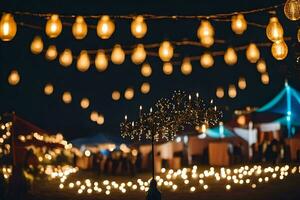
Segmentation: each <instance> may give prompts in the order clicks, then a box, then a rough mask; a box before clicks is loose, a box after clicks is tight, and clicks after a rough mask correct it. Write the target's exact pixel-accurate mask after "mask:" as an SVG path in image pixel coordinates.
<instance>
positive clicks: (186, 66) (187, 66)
mask: <svg viewBox="0 0 300 200" xmlns="http://www.w3.org/2000/svg"><path fill="white" fill-rule="evenodd" d="M192 71H193V66H192V64H191V61H190V59H189V58H184V59H183V61H182V64H181V73H182V74H183V75H186V76H187V75H189V74H191V73H192Z"/></svg>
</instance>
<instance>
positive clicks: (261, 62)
mask: <svg viewBox="0 0 300 200" xmlns="http://www.w3.org/2000/svg"><path fill="white" fill-rule="evenodd" d="M256 69H257V71H258V72H259V73H265V72H266V71H267V65H266V62H265V60H264V59H262V58H260V59H259V60H258V62H257V64H256Z"/></svg>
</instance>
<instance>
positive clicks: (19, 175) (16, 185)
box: [7, 166, 29, 200]
mask: <svg viewBox="0 0 300 200" xmlns="http://www.w3.org/2000/svg"><path fill="white" fill-rule="evenodd" d="M28 190H29V187H28V183H27V181H26V178H25V176H24V173H23V169H22V168H21V167H16V166H14V167H13V173H12V175H11V177H10V178H9V183H8V191H7V199H9V200H25V199H26V197H27V192H28Z"/></svg>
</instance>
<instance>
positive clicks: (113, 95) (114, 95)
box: [111, 90, 121, 101]
mask: <svg viewBox="0 0 300 200" xmlns="http://www.w3.org/2000/svg"><path fill="white" fill-rule="evenodd" d="M120 97H121V94H120V92H119V91H117V90H115V91H113V92H112V93H111V98H112V99H113V100H114V101H118V100H119V99H120Z"/></svg>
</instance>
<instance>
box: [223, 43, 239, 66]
mask: <svg viewBox="0 0 300 200" xmlns="http://www.w3.org/2000/svg"><path fill="white" fill-rule="evenodd" d="M237 60H238V57H237V55H236V52H235V50H234V49H233V48H231V47H229V48H228V49H227V50H226V52H225V54H224V61H225V63H226V64H227V65H235V64H236V63H237Z"/></svg>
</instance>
